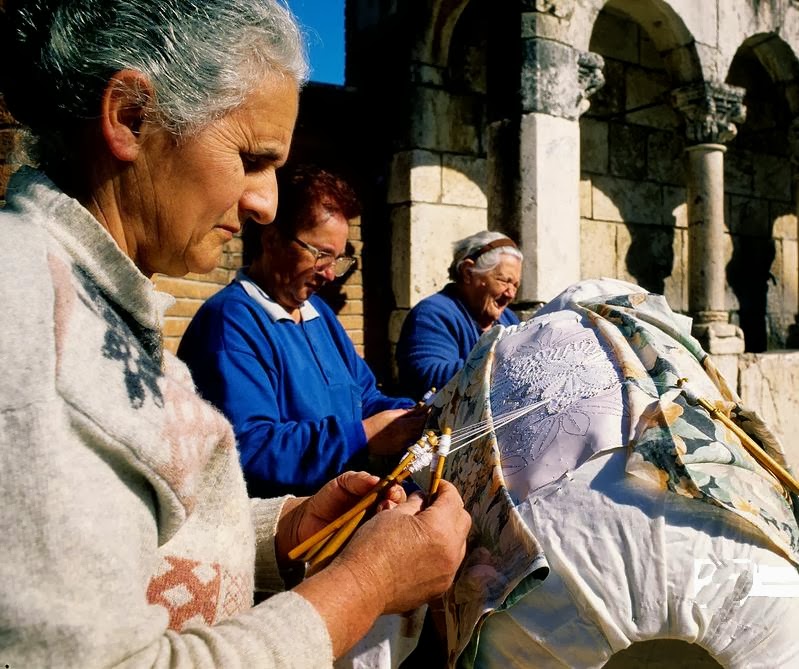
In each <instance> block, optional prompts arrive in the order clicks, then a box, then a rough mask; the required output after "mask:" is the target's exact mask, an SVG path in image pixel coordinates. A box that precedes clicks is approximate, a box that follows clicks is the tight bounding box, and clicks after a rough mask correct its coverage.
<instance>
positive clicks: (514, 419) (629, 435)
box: [430, 290, 799, 666]
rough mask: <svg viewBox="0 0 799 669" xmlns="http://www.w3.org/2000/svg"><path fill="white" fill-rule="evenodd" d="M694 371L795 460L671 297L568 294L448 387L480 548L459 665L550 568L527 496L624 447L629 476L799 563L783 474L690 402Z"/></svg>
mask: <svg viewBox="0 0 799 669" xmlns="http://www.w3.org/2000/svg"><path fill="white" fill-rule="evenodd" d="M681 379H687V382H688V384H689V386H690V388H691V390H692V391H693V392H694V393H696V394H697V395H699V396H700V397H703V398H706V399H707V400H709V401H710V402H711V403H713V404H714V405H715V406H716V407H718V408H719V409H721V410H723V411H725V412H726V413H727V414H728V415H729V414H731V413H732V414H736V415H741V416H743V417H744V418H747V419H748V421H749V423H750V424H751V425H754V426H755V427H756V428H757V429H756V430H753V434H754V433H757V434H758V435H759V436H761V437H766V438H765V439H764V441H766V442H767V443H766V444H765V445H766V446H767V449H768V450H769V453H770V455H771V456H772V457H773V458H775V459H776V460H777V461H778V462H780V463H781V464H784V457H783V456H782V454H781V452H780V448H779V444H778V443H777V442H776V441H774V440H771V439H768V438H767V437H768V436H769V434H770V433H769V432H768V430H767V428H766V426H764V425H762V422H758V420H757V418H756V416H755V415H754V414H751V413H750V412H747V411H746V410H742V409H741V408H740V406H739V400H738V398H737V397H735V395H734V393H732V392H731V391H730V389H729V388H728V387H727V385H726V383H725V382H724V380H723V379H722V378H721V377H720V375H719V374H718V373H717V371H716V369H715V367H714V366H713V364H712V361H710V359H709V358H708V357H707V355H706V354H705V352H704V351H703V350H702V349H701V347H700V346H699V344H698V342H697V341H696V340H695V339H693V337H691V335H690V333H689V327H688V321H687V319H685V318H684V317H682V316H679V315H676V314H674V313H673V312H672V311H671V309H670V308H669V306H668V304H667V303H666V301H665V299H664V298H663V297H661V296H659V295H654V294H649V293H645V292H643V291H639V290H632V291H626V292H624V294H619V293H618V291H617V292H616V293H615V294H614V293H610V292H609V293H606V294H595V295H593V296H589V297H588V298H587V299H580V298H579V297H577V298H576V299H566V300H562V304H561V305H560V308H559V309H557V310H554V311H553V310H550V311H549V312H548V313H542V315H540V316H536V318H533V319H531V320H530V321H527V322H526V323H522V324H520V325H518V326H512V327H509V328H503V327H501V326H500V327H496V328H494V329H493V330H491V331H489V332H487V333H486V334H485V335H484V336H483V337H482V338H481V340H480V341H479V342H478V344H477V345H476V346H475V348H474V350H473V351H472V353H471V355H470V357H469V359H468V361H467V363H466V366H465V367H464V369H463V370H462V371H461V372H460V373H459V374H458V375H457V376H456V377H454V378H453V379H452V380H451V381H450V383H449V384H448V385H447V386H446V387H445V388H444V389H443V390H442V391H441V392H440V393H439V395H438V396H437V397H436V401H435V403H434V410H433V413H432V415H431V420H430V425H431V426H432V427H435V428H438V429H441V428H443V427H444V426H450V427H452V428H453V447H454V449H453V452H452V454H451V455H450V456H449V458H448V461H447V469H446V471H445V476H446V477H447V478H448V479H449V480H451V481H452V482H453V483H455V484H456V485H457V486H458V488H459V490H460V491H461V494H462V496H463V498H464V503H465V506H466V508H467V509H468V510H469V511H470V512H471V514H472V518H473V528H472V533H471V535H470V539H469V546H468V551H467V556H466V559H465V561H464V564H463V566H462V568H461V571H460V572H459V575H458V578H457V579H456V582H455V584H454V586H453V588H452V589H451V590H450V591H449V592H448V593H447V595H446V597H445V617H446V625H447V641H448V645H449V661H450V666H454V665H455V663H456V662H459V663H460V664H461V666H471V663H472V658H473V654H474V650H475V647H476V643H477V641H478V639H479V631H480V625H481V622H482V621H483V620H484V619H485V616H487V615H488V614H490V613H491V612H492V611H495V610H499V609H502V608H508V607H510V606H512V605H513V602H515V601H517V600H518V599H519V598H520V597H522V596H523V595H524V594H526V593H528V592H530V591H531V589H533V588H535V587H536V585H537V584H540V582H541V580H542V579H544V578H546V575H547V573H548V566H547V562H546V556H545V555H544V553H543V551H542V549H541V547H540V544H539V542H538V541H537V539H536V537H535V536H533V534H532V533H531V532H530V530H529V527H528V525H527V524H526V523H525V520H524V516H523V514H522V513H521V508H522V506H523V504H522V503H523V502H524V501H525V500H526V499H530V498H531V497H533V496H535V495H536V490H538V489H545V488H548V487H551V486H553V485H555V486H557V485H561V484H562V482H563V481H567V480H568V477H569V472H570V471H573V470H574V469H576V468H577V467H579V466H580V465H581V464H582V463H583V462H585V461H586V460H587V459H588V458H590V457H591V456H592V455H593V454H594V453H597V452H600V451H602V450H605V449H609V448H617V447H618V446H620V445H622V444H626V446H627V450H628V456H627V465H626V472H627V473H628V474H629V475H631V476H635V477H638V478H639V479H642V480H646V481H648V482H649V483H650V484H652V485H654V486H657V487H658V488H659V489H661V490H663V489H667V490H670V491H672V492H674V493H676V494H678V495H682V496H686V497H691V498H695V499H697V500H703V501H705V502H708V503H711V504H714V505H716V506H719V507H722V508H724V509H726V510H728V511H729V512H731V513H733V514H735V515H736V516H738V517H740V518H742V519H744V520H745V521H747V522H748V523H751V524H752V525H753V526H755V527H756V528H758V529H759V530H760V532H762V533H763V535H764V536H765V537H767V538H768V540H769V541H770V542H771V544H772V545H773V547H774V548H775V550H777V551H778V552H780V553H781V554H783V555H785V556H786V557H787V558H788V559H790V560H791V561H792V562H793V563H794V564H799V527H797V523H796V519H795V516H794V510H793V507H792V505H791V503H790V501H789V499H788V497H787V496H786V495H785V492H784V490H783V489H782V487H781V485H780V484H779V483H778V482H777V480H776V479H775V478H774V477H773V476H772V475H771V474H770V473H769V472H767V471H766V470H765V469H764V468H763V467H761V466H760V465H759V464H758V463H757V462H756V461H755V460H754V458H753V457H752V456H751V455H750V454H749V453H748V452H747V451H746V450H745V449H744V448H743V446H742V445H741V443H740V441H739V440H738V438H737V436H736V435H735V434H733V433H731V432H730V431H729V430H728V429H726V428H725V426H723V425H722V424H721V423H719V422H718V421H714V420H712V419H711V417H710V416H709V414H708V413H707V412H706V411H705V410H704V409H702V408H701V407H698V406H695V405H693V404H691V403H690V402H689V401H688V400H687V399H686V396H685V395H684V394H683V392H682V390H681V388H680V383H678V382H679V381H680V380H681ZM525 405H526V406H527V409H528V410H527V411H524V412H523V411H522V410H523V409H524V406H525ZM514 411H516V413H515V414H514V413H513V412H514ZM757 430H759V432H758V431H757ZM547 467H548V469H547ZM542 471H543V474H542ZM520 472H521V474H520ZM525 472H526V473H525Z"/></svg>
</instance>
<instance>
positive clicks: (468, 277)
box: [458, 258, 474, 285]
mask: <svg viewBox="0 0 799 669" xmlns="http://www.w3.org/2000/svg"><path fill="white" fill-rule="evenodd" d="M473 269H474V260H469V259H468V258H467V259H466V260H464V261H463V262H462V263H461V266H460V267H459V268H458V272H459V273H460V275H461V282H462V283H464V284H466V285H468V284H470V283H471V282H472V270H473Z"/></svg>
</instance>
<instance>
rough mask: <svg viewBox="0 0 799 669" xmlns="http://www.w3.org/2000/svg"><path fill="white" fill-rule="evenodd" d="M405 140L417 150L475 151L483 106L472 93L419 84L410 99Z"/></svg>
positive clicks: (477, 150)
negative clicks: (408, 123)
mask: <svg viewBox="0 0 799 669" xmlns="http://www.w3.org/2000/svg"><path fill="white" fill-rule="evenodd" d="M412 104H413V108H412V110H411V114H410V118H411V119H412V125H411V128H410V137H409V141H410V142H411V145H412V146H415V147H417V148H419V149H427V150H434V151H445V152H452V153H466V154H476V153H478V152H479V150H480V137H479V135H478V132H477V131H478V128H480V126H481V122H482V117H483V108H482V104H481V101H480V99H479V98H478V97H477V96H473V95H458V94H454V93H449V92H447V91H445V90H442V89H434V88H428V87H419V88H417V89H416V95H414V96H413V98H412Z"/></svg>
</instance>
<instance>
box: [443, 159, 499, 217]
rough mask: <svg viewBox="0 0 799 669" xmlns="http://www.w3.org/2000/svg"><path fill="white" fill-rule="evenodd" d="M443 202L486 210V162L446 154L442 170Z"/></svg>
mask: <svg viewBox="0 0 799 669" xmlns="http://www.w3.org/2000/svg"><path fill="white" fill-rule="evenodd" d="M441 202H442V203H443V204H456V205H462V206H465V207H481V208H483V209H485V208H486V207H487V206H488V201H487V198H486V161H485V160H484V159H481V158H474V157H472V156H453V155H448V154H445V155H444V156H443V159H442V169H441Z"/></svg>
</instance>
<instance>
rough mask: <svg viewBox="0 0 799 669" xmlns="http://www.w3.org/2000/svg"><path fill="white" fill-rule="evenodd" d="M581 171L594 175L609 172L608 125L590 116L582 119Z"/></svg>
mask: <svg viewBox="0 0 799 669" xmlns="http://www.w3.org/2000/svg"><path fill="white" fill-rule="evenodd" d="M580 169H581V170H582V171H584V172H593V173H594V174H607V172H608V124H607V123H605V122H603V121H597V120H595V119H592V118H590V117H588V116H583V117H582V118H581V119H580Z"/></svg>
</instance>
